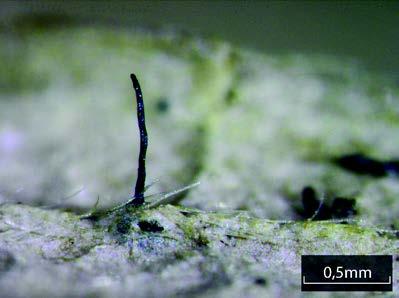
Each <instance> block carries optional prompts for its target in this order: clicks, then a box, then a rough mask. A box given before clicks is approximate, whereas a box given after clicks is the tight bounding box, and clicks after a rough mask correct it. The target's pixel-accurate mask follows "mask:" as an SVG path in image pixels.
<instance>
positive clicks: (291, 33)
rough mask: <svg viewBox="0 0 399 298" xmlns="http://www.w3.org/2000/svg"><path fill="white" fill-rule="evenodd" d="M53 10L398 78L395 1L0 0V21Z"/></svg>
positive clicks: (88, 20)
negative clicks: (343, 60)
mask: <svg viewBox="0 0 399 298" xmlns="http://www.w3.org/2000/svg"><path fill="white" fill-rule="evenodd" d="M19 13H52V14H61V15H65V16H69V17H72V18H74V19H76V20H78V21H81V22H85V23H89V24H95V23H103V24H107V25H111V26H122V27H123V26H125V27H131V26H137V25H138V26H144V27H147V28H148V27H153V28H159V27H165V26H171V27H174V28H178V29H181V30H185V31H187V32H190V33H194V34H200V35H203V36H213V37H217V38H220V39H225V40H227V41H230V42H232V43H233V44H236V45H239V46H246V47H252V48H255V49H259V50H264V51H267V52H268V53H275V54H281V53H287V52H288V53H291V52H296V53H298V52H299V53H306V54H315V53H322V54H332V55H338V56H342V57H352V58H355V59H358V61H360V62H361V63H363V64H365V65H366V66H367V67H369V68H370V69H371V70H375V71H378V72H382V73H385V74H389V75H393V76H395V77H396V78H397V79H398V80H399V59H397V57H398V55H399V2H396V1H388V2H386V1H343V2H341V1H340V2H334V1H325V2H324V1H323V2H317V1H309V2H304V1H287V2H283V1H267V2H266V1H265V2H263V1H259V2H255V1H245V2H244V1H215V2H214V1H132V2H127V1H112V3H111V2H107V1H100V2H98V1H90V2H89V1H86V2H82V1H2V2H1V4H0V19H1V22H5V23H7V21H8V20H9V19H10V18H11V17H12V16H15V14H19Z"/></svg>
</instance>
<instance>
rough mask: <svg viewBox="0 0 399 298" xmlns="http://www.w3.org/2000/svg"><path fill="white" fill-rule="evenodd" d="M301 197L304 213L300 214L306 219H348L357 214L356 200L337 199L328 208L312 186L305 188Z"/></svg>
mask: <svg viewBox="0 0 399 298" xmlns="http://www.w3.org/2000/svg"><path fill="white" fill-rule="evenodd" d="M301 196H302V205H303V211H302V212H299V213H300V215H302V216H303V217H304V218H313V219H314V220H326V219H332V218H336V219H338V218H348V217H352V216H354V215H356V214H357V211H356V209H355V206H356V200H355V199H351V198H343V197H337V198H335V199H334V200H333V202H332V204H331V206H328V205H327V204H326V203H324V202H321V201H320V200H319V198H318V195H317V193H316V191H315V190H314V189H313V188H312V187H311V186H306V187H304V189H303V190H302V193H301ZM346 223H347V222H346Z"/></svg>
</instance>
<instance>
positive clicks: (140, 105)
mask: <svg viewBox="0 0 399 298" xmlns="http://www.w3.org/2000/svg"><path fill="white" fill-rule="evenodd" d="M130 78H131V80H132V83H133V88H134V91H135V92H136V101H137V123H138V126H139V131H140V153H139V166H138V169H137V180H136V187H135V189H134V199H133V200H132V201H131V204H132V205H136V206H137V205H142V204H144V188H145V176H146V170H145V158H146V154H147V146H148V136H147V129H146V127H145V117H144V101H143V94H142V92H141V88H140V84H139V81H138V80H137V77H136V76H135V75H134V74H131V75H130Z"/></svg>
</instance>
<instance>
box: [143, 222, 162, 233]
mask: <svg viewBox="0 0 399 298" xmlns="http://www.w3.org/2000/svg"><path fill="white" fill-rule="evenodd" d="M138 225H139V228H140V229H141V230H142V231H143V232H151V233H159V232H162V231H163V230H164V228H163V226H161V225H160V224H159V223H158V222H157V221H156V220H141V221H139V222H138Z"/></svg>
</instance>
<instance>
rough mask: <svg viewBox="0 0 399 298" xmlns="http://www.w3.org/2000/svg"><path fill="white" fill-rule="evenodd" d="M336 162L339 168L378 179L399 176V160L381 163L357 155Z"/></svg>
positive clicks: (342, 157)
mask: <svg viewBox="0 0 399 298" xmlns="http://www.w3.org/2000/svg"><path fill="white" fill-rule="evenodd" d="M334 162H335V163H336V164H337V165H338V166H340V167H342V168H344V169H346V170H348V171H351V172H353V173H356V174H361V175H369V176H373V177H377V178H380V177H385V176H388V175H395V176H398V175H399V161H398V160H388V161H380V160H377V159H373V158H370V157H367V156H365V155H363V154H360V153H355V154H349V155H344V156H341V157H338V158H336V159H334Z"/></svg>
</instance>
